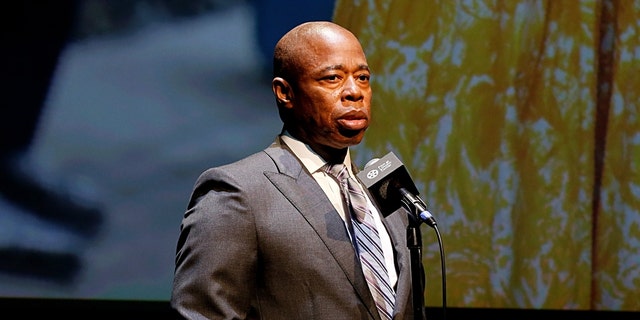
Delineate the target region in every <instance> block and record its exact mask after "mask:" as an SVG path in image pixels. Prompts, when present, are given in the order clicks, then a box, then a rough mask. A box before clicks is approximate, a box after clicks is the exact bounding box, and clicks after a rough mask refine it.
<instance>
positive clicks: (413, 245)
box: [407, 214, 427, 320]
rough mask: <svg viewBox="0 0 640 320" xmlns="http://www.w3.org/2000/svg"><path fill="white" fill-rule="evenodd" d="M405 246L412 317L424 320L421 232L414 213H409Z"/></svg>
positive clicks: (416, 319)
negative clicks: (409, 278) (409, 265)
mask: <svg viewBox="0 0 640 320" xmlns="http://www.w3.org/2000/svg"><path fill="white" fill-rule="evenodd" d="M407 247H408V248H409V253H410V255H411V285H412V288H413V290H412V292H413V318H414V319H415V320H426V319H427V317H426V314H425V310H424V277H423V275H424V270H422V268H421V266H422V234H421V232H420V221H419V220H418V219H416V216H415V215H414V214H411V215H409V227H407Z"/></svg>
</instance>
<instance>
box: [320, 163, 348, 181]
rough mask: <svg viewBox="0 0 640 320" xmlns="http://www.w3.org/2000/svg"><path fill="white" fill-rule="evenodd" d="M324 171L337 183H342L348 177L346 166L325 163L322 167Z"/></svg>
mask: <svg viewBox="0 0 640 320" xmlns="http://www.w3.org/2000/svg"><path fill="white" fill-rule="evenodd" d="M324 171H325V172H326V173H328V174H329V175H331V176H333V177H335V178H336V179H338V181H344V180H345V179H347V178H348V177H349V172H347V166H345V165H344V163H336V164H330V163H327V164H326V165H325V166H324Z"/></svg>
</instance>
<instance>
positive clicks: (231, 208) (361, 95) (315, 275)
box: [171, 21, 422, 320]
mask: <svg viewBox="0 0 640 320" xmlns="http://www.w3.org/2000/svg"><path fill="white" fill-rule="evenodd" d="M369 79H370V71H369V68H368V66H367V60H366V57H365V54H364V52H363V50H362V47H361V45H360V43H359V41H358V39H357V38H356V37H355V35H353V34H352V33H351V32H350V31H348V30H346V29H344V28H342V27H340V26H338V25H336V24H334V23H331V22H322V21H318V22H307V23H303V24H301V25H298V26H297V27H294V28H293V29H292V30H290V31H289V32H288V33H286V34H285V35H284V36H283V37H282V38H281V39H280V41H279V42H278V43H277V44H276V47H275V51H274V78H273V81H272V88H273V92H274V95H275V98H276V103H277V105H278V111H279V115H280V118H281V119H282V121H283V123H284V126H283V131H282V133H281V134H280V135H279V136H278V137H277V138H276V141H275V142H274V143H273V144H272V145H270V146H269V147H268V148H266V149H265V150H263V151H261V152H258V153H256V154H253V155H251V156H249V157H247V158H245V159H242V160H240V161H238V162H235V163H232V164H229V165H225V166H222V167H217V168H212V169H209V170H207V171H206V172H204V173H203V174H202V175H201V176H200V177H199V179H198V181H197V182H196V185H195V188H194V191H193V194H192V197H191V200H190V202H189V204H188V208H187V211H186V213H185V216H184V218H183V221H182V225H181V233H180V237H179V240H178V248H177V254H176V269H175V279H174V284H173V292H172V297H171V305H172V307H173V308H174V310H176V311H177V313H179V315H180V318H187V319H287V320H289V319H331V320H335V319H349V320H353V319H388V318H391V315H392V316H393V319H411V318H413V310H412V305H411V297H412V293H411V290H412V288H411V274H410V273H411V272H410V270H411V266H410V257H409V252H408V249H407V244H406V229H407V226H408V223H409V221H408V212H406V211H405V210H404V209H403V208H400V209H398V211H396V212H394V213H392V214H390V215H388V216H387V217H385V218H383V217H382V216H381V215H380V214H379V213H378V211H377V209H376V208H375V207H374V206H373V205H372V203H371V201H368V203H367V205H365V207H366V206H368V207H369V209H370V211H371V213H373V216H372V217H373V219H374V222H371V223H370V224H372V225H375V226H377V230H378V233H379V234H380V241H381V242H382V248H383V250H382V251H383V252H384V258H382V259H380V260H384V261H383V262H382V264H383V265H384V266H382V269H385V267H386V271H384V272H381V273H379V274H383V276H385V277H387V279H385V281H388V283H390V285H389V286H390V287H392V290H391V291H392V292H391V296H389V297H386V296H385V297H386V298H387V299H386V302H387V303H386V304H385V303H384V302H382V303H380V306H377V303H378V302H376V301H378V300H377V297H378V296H380V294H379V291H377V289H373V290H372V289H370V287H369V286H368V281H369V279H370V276H371V274H372V273H370V272H368V271H363V270H365V269H364V267H365V266H367V267H368V266H369V263H368V262H365V263H361V260H360V259H359V256H361V255H362V254H363V253H362V251H363V250H362V247H361V244H362V243H361V242H359V241H360V240H359V239H358V240H356V233H357V231H355V230H356V228H355V226H354V225H356V224H358V222H352V221H351V218H350V217H351V213H352V211H355V209H354V207H355V206H353V204H352V201H355V200H350V198H349V197H348V196H347V195H346V193H345V195H344V197H343V196H342V193H341V191H343V189H340V185H339V182H338V181H337V180H336V179H335V178H333V177H332V176H331V175H330V174H329V173H327V171H326V169H325V167H326V165H327V164H343V163H344V164H345V165H346V167H347V168H348V169H347V171H348V172H349V174H350V175H351V176H352V177H355V172H354V171H356V168H355V166H352V164H351V157H350V154H349V147H350V146H353V145H357V144H358V143H360V141H361V140H362V138H363V136H364V133H365V131H366V129H367V127H368V126H369V122H370V119H371V113H370V112H371V105H370V104H371V87H370V83H369ZM343 192H344V191H343ZM418 294H422V292H419V293H418ZM374 296H375V298H374ZM386 308H388V309H386Z"/></svg>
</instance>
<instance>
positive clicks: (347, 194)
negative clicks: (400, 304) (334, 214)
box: [324, 163, 395, 319]
mask: <svg viewBox="0 0 640 320" xmlns="http://www.w3.org/2000/svg"><path fill="white" fill-rule="evenodd" d="M324 170H325V171H326V172H327V173H328V174H329V175H331V176H332V177H334V178H335V179H336V181H337V182H338V184H339V185H340V190H341V191H342V196H343V197H344V199H345V201H346V203H347V204H348V205H349V208H350V209H351V215H350V217H351V224H352V226H353V233H354V236H355V238H356V246H355V247H356V251H357V252H358V255H359V257H360V264H361V265H362V271H363V273H364V277H365V279H366V280H367V284H368V285H369V290H370V291H371V294H372V295H373V298H374V300H375V302H376V306H377V308H378V312H379V313H380V317H382V319H391V318H392V314H393V305H394V303H395V292H394V290H393V288H391V286H390V284H389V274H388V272H387V268H386V266H385V262H384V255H383V254H382V246H381V244H380V236H379V235H378V230H377V229H376V225H375V222H374V220H373V215H372V214H371V211H370V210H369V209H368V205H367V200H366V198H365V195H364V191H363V190H362V188H360V185H358V184H357V182H356V181H354V180H353V178H351V177H350V176H349V172H348V171H347V167H346V166H345V165H344V164H342V163H340V164H334V165H331V164H327V165H326V166H325V167H324Z"/></svg>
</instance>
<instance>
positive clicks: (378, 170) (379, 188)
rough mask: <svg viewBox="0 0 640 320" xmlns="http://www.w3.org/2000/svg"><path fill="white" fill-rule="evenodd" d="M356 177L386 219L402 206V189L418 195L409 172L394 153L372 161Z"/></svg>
mask: <svg viewBox="0 0 640 320" xmlns="http://www.w3.org/2000/svg"><path fill="white" fill-rule="evenodd" d="M356 176H357V177H358V179H359V180H360V182H361V183H362V185H364V186H365V188H367V191H368V192H369V195H370V196H371V198H372V199H373V201H374V202H375V203H376V205H377V206H378V208H379V209H380V211H381V212H380V213H382V215H383V216H385V217H386V216H388V215H389V214H391V213H392V212H394V211H396V210H397V209H398V208H399V207H400V206H401V205H402V195H401V194H400V188H405V189H407V190H408V191H409V192H411V193H413V194H414V195H416V196H417V195H418V189H417V188H416V186H415V184H414V183H413V180H412V179H411V176H410V175H409V172H407V169H406V168H405V167H404V165H403V164H402V162H401V161H400V159H398V157H396V155H395V154H394V153H393V152H389V153H387V154H386V155H385V156H384V157H382V158H380V159H377V160H376V159H372V160H370V161H369V162H368V163H367V165H365V167H364V169H363V170H362V171H360V172H358V173H357V174H356Z"/></svg>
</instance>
